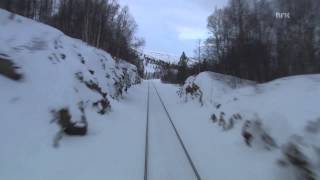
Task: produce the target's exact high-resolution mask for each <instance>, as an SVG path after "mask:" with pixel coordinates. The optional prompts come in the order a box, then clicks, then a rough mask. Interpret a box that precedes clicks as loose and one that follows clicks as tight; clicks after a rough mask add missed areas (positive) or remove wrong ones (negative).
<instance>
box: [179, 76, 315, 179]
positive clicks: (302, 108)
mask: <svg viewBox="0 0 320 180" xmlns="http://www.w3.org/2000/svg"><path fill="white" fill-rule="evenodd" d="M192 84H195V85H196V86H198V87H199V91H201V92H202V94H203V95H202V96H203V97H202V99H203V102H204V104H205V108H208V109H209V111H211V113H212V114H213V116H212V117H211V118H212V119H213V120H214V122H219V123H216V125H217V126H219V125H220V126H223V125H224V123H225V124H228V123H230V122H231V121H232V123H234V125H233V126H234V128H233V129H231V130H229V131H228V132H225V133H227V134H229V133H231V134H233V135H234V136H242V135H244V134H243V128H245V124H246V123H245V122H246V120H247V123H251V124H252V123H253V124H258V125H256V128H254V130H251V133H252V132H256V133H252V134H251V135H252V136H253V139H257V138H259V139H262V140H263V139H265V137H268V138H267V140H269V142H271V143H276V146H277V148H276V150H273V151H275V152H276V153H277V152H278V151H280V152H282V156H283V158H282V159H286V163H284V164H287V166H286V167H291V168H296V170H294V171H295V172H297V169H300V170H299V171H298V172H299V173H300V175H297V177H298V176H299V177H300V178H301V177H302V176H304V178H306V177H307V175H306V172H309V171H312V174H313V175H314V174H318V173H319V168H320V166H319V164H320V163H319V162H320V153H319V148H320V145H319V143H318V142H319V140H320V132H319V131H318V128H319V125H318V123H317V122H318V121H319V120H317V119H318V118H320V111H319V106H318V104H319V100H320V98H319V97H320V75H302V76H293V77H287V78H281V79H278V80H274V81H271V82H268V83H264V84H255V83H254V82H250V81H246V80H241V79H238V78H235V77H231V76H226V75H222V74H217V73H212V72H204V73H201V74H199V75H198V76H192V77H189V78H188V79H187V81H186V83H185V84H184V86H183V87H182V88H181V89H180V90H179V92H180V95H181V97H182V99H183V100H184V101H190V95H189V94H188V93H186V92H187V88H188V87H190V86H191V85H192ZM191 99H192V98H191ZM193 99H195V98H193ZM191 101H194V100H191ZM237 114H240V115H241V116H242V120H240V121H239V120H235V119H234V116H235V115H237ZM220 119H222V120H221V121H222V122H220ZM310 124H311V125H310ZM249 128H251V129H252V127H249ZM221 129H225V128H221ZM241 129H242V130H241ZM241 131H242V132H241ZM225 133H224V134H225ZM262 134H263V136H264V137H263V136H262ZM270 138H272V140H270ZM244 140H245V139H244V138H243V143H244V144H245V141H244ZM273 141H274V142H273ZM262 143H263V142H262ZM290 144H294V146H291V145H290ZM288 146H289V147H290V148H287V147H288ZM261 147H265V146H254V147H253V148H258V149H261ZM294 148H297V149H298V150H297V151H299V153H301V158H302V159H303V158H304V160H305V161H306V162H308V168H306V167H298V166H297V165H296V164H294V163H292V162H293V161H294V160H292V159H290V158H289V156H288V154H290V151H294ZM276 153H275V154H276ZM291 153H292V152H291ZM295 154H297V152H296V153H295ZM275 161H276V160H275ZM301 169H303V170H301ZM306 169H308V170H306ZM309 175H310V174H309Z"/></svg>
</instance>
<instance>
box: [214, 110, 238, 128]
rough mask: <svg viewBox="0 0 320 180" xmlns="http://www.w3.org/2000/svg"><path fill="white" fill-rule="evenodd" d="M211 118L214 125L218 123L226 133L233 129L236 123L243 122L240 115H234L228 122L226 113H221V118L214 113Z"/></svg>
mask: <svg viewBox="0 0 320 180" xmlns="http://www.w3.org/2000/svg"><path fill="white" fill-rule="evenodd" d="M210 118H211V120H212V122H213V123H216V122H218V125H219V126H221V127H222V129H223V130H224V131H228V130H230V129H232V128H233V127H234V124H235V123H236V121H239V120H242V117H241V115H240V114H238V113H236V114H233V115H232V116H231V117H230V118H229V119H228V120H225V113H224V112H220V116H219V118H217V116H216V115H215V114H214V113H213V114H212V115H211V117H210Z"/></svg>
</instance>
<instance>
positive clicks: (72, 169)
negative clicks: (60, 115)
mask: <svg viewBox="0 0 320 180" xmlns="http://www.w3.org/2000/svg"><path fill="white" fill-rule="evenodd" d="M0 61H1V62H0V66H2V65H3V62H11V63H14V66H17V67H19V69H18V70H17V71H18V73H19V74H21V75H22V79H21V80H18V81H16V80H12V79H10V78H7V77H6V76H4V75H3V74H1V72H0V99H1V101H0V114H1V116H0V122H1V125H0V142H1V148H0V179H12V180H18V179H23V178H27V179H49V178H53V179H61V177H65V178H66V179H74V177H75V178H76V177H77V176H74V175H73V174H77V172H76V171H78V170H80V171H82V170H81V169H79V168H80V167H83V168H85V167H87V166H91V167H92V168H91V169H90V168H85V170H83V172H82V173H81V174H79V178H82V179H89V178H94V177H95V176H94V174H96V172H97V171H96V170H95V169H93V168H94V164H93V163H96V166H97V167H95V168H96V169H99V168H100V169H101V168H103V169H104V168H105V167H103V165H104V164H105V162H106V161H107V160H106V159H104V158H102V157H101V154H103V153H107V152H108V151H110V150H111V152H114V151H119V152H121V150H120V148H119V146H117V145H116V143H114V146H113V147H114V148H116V150H112V148H107V149H106V147H101V144H102V143H104V141H105V140H107V139H108V137H111V136H109V134H108V133H110V132H113V135H117V133H116V132H115V131H114V130H112V129H113V128H115V127H117V126H118V127H119V128H117V129H120V127H121V126H122V124H121V122H118V123H117V122H112V121H110V119H109V118H110V117H108V115H100V114H99V113H98V112H99V110H101V108H103V107H102V105H101V104H98V105H97V106H94V105H93V104H94V103H96V102H99V101H100V100H103V99H106V100H107V101H110V103H111V106H112V108H111V111H112V112H118V111H119V110H120V109H121V110H125V107H123V106H120V107H121V108H120V107H119V103H118V102H117V99H119V98H120V94H119V86H120V84H121V85H122V86H121V88H123V89H125V87H130V86H131V85H134V84H135V83H138V82H139V81H140V78H139V76H138V74H137V69H136V67H135V66H133V65H131V64H128V63H126V62H124V61H120V62H119V63H116V62H115V61H114V60H113V59H112V57H111V56H110V55H109V54H108V53H106V52H104V51H102V50H99V49H96V48H94V47H91V46H89V45H87V44H86V43H84V42H82V41H80V40H77V39H73V38H70V37H68V36H66V35H64V34H63V33H62V32H61V31H59V30H57V29H54V28H52V27H50V26H47V25H44V24H41V23H38V22H35V21H32V20H30V19H27V18H24V17H21V16H18V15H12V14H11V13H9V12H7V11H5V10H1V9H0ZM0 70H1V68H0ZM2 73H3V72H2ZM104 94H106V97H103V96H104ZM141 98H142V97H141ZM141 98H140V99H141ZM80 102H82V103H84V106H85V115H86V118H87V121H88V124H89V126H88V128H89V129H88V135H87V137H83V138H70V137H63V139H62V141H61V142H60V146H61V147H62V149H63V148H64V150H62V151H61V150H60V149H58V150H56V149H54V148H53V146H52V144H53V139H54V137H55V135H56V133H57V132H58V131H59V127H58V125H57V124H56V123H50V122H51V121H52V119H53V118H54V117H53V115H52V113H51V111H52V110H56V111H57V110H59V109H61V108H68V109H69V111H70V113H71V116H72V121H79V120H80V119H81V112H80V109H79V103H80ZM128 104H130V102H129V103H128ZM117 108H119V110H118V109H117ZM131 109H132V108H131ZM127 111H128V112H130V109H129V110H127ZM133 115H134V113H133ZM111 117H112V116H111ZM119 123H120V124H119ZM112 124H113V125H112ZM125 124H126V125H127V124H130V122H126V123H125ZM122 128H123V129H124V130H126V131H127V132H128V133H127V135H128V136H125V135H122V136H121V134H119V135H118V140H121V139H122V137H123V139H127V138H128V137H134V135H132V134H131V133H130V129H126V128H125V127H123V126H122ZM137 130H138V129H137ZM119 133H120V131H119ZM101 134H102V135H103V134H104V136H101ZM99 135H100V136H99ZM110 141H112V140H110ZM133 142H136V141H133ZM121 147H123V145H122V146H121ZM126 148H127V147H126ZM126 148H125V149H126ZM109 154H110V156H113V155H112V154H111V153H109ZM123 156H124V158H125V159H126V160H127V159H128V158H126V157H125V155H123ZM105 158H108V160H109V159H111V160H112V158H110V157H109V156H107V155H106V156H105ZM130 158H131V157H130ZM90 160H91V161H90ZM119 161H120V160H119ZM134 161H136V160H133V162H134ZM84 162H86V163H87V164H86V165H83V166H80V165H81V164H82V163H84ZM115 164H117V163H115ZM120 164H124V163H120ZM127 165H129V166H130V163H128V164H127ZM123 167H124V168H126V166H125V165H123ZM99 172H105V170H101V171H99ZM105 173H106V172H105ZM114 173H115V174H114V175H112V173H108V175H109V177H113V176H114V177H117V176H118V175H119V173H118V172H117V171H114ZM134 173H136V171H134V170H133V174H132V173H128V174H127V175H128V176H130V175H132V176H134ZM100 175H101V174H100ZM100 175H98V177H97V178H101V179H102V178H103V177H100ZM79 178H78V179H79Z"/></svg>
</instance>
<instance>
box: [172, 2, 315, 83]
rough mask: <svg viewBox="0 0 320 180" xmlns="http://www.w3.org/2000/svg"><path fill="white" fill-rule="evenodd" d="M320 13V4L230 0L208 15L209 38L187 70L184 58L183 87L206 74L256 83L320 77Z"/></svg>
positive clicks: (180, 72) (183, 57)
mask: <svg viewBox="0 0 320 180" xmlns="http://www.w3.org/2000/svg"><path fill="white" fill-rule="evenodd" d="M319 9H320V1H319V0H304V1H301V0H230V1H228V4H227V6H225V7H223V8H221V9H215V10H214V11H213V12H212V14H211V15H210V16H209V17H208V20H207V28H208V31H209V37H208V38H207V39H206V40H205V42H204V44H203V45H201V47H200V48H198V47H197V50H196V53H195V54H196V55H195V56H196V58H197V59H198V63H196V64H194V65H193V66H191V67H187V65H186V63H185V62H183V61H186V59H185V55H184V54H183V55H182V56H181V59H180V62H179V64H180V65H184V67H180V69H181V70H180V71H179V73H178V77H182V78H180V80H179V81H180V83H183V82H184V80H185V79H186V77H188V76H189V75H192V74H197V73H199V72H202V71H214V72H219V73H223V74H229V75H233V76H237V77H240V78H244V79H249V80H254V81H257V82H266V81H270V80H273V79H276V78H280V77H284V76H291V75H299V74H314V73H319V72H320V11H319ZM198 49H199V50H198ZM198 54H199V55H198ZM186 68H188V70H187V71H186V70H185V69H186Z"/></svg>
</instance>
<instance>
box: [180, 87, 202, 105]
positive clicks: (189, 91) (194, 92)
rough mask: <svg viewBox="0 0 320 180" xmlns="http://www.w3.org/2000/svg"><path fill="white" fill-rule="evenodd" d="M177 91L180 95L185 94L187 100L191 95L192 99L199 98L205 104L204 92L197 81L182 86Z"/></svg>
mask: <svg viewBox="0 0 320 180" xmlns="http://www.w3.org/2000/svg"><path fill="white" fill-rule="evenodd" d="M177 93H178V95H179V96H180V97H182V96H184V95H185V97H186V100H187V98H188V96H190V97H191V98H192V99H199V102H200V104H201V105H203V99H202V96H203V93H202V91H201V89H200V87H199V86H198V85H197V84H195V83H190V84H188V85H187V86H184V87H182V88H180V90H179V91H178V92H177Z"/></svg>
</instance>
